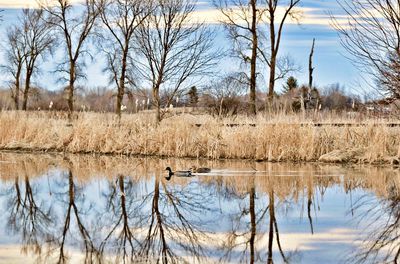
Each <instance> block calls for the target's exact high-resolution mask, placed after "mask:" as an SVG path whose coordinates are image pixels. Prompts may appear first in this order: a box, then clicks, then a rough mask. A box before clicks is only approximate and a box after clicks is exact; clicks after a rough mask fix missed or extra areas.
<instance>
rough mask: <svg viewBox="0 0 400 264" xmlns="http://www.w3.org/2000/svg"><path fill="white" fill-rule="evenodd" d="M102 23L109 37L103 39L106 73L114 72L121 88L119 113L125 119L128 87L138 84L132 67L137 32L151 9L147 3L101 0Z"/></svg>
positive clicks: (117, 112)
mask: <svg viewBox="0 0 400 264" xmlns="http://www.w3.org/2000/svg"><path fill="white" fill-rule="evenodd" d="M100 8H101V10H102V12H101V16H100V17H101V20H102V22H103V24H104V25H105V27H106V28H107V31H108V32H109V35H104V34H103V36H102V39H103V40H105V45H102V50H103V51H104V52H105V54H106V56H107V64H108V65H107V68H106V70H107V71H109V72H110V73H111V80H112V82H115V84H116V86H117V91H118V92H117V104H116V108H115V112H116V114H117V115H118V116H119V117H121V106H122V101H123V98H124V94H125V87H126V85H127V84H135V83H134V81H133V76H132V70H133V69H132V68H130V67H129V62H130V61H131V60H132V57H131V53H132V48H133V38H134V33H135V31H136V29H137V28H138V26H139V25H141V23H142V22H143V20H144V19H145V18H146V17H147V16H148V14H149V11H150V10H151V6H150V4H149V2H146V1H139V0H133V1H122V0H100Z"/></svg>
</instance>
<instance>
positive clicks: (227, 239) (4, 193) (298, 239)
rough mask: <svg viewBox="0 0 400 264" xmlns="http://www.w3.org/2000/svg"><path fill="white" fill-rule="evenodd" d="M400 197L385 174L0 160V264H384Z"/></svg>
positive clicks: (394, 237) (84, 159)
mask: <svg viewBox="0 0 400 264" xmlns="http://www.w3.org/2000/svg"><path fill="white" fill-rule="evenodd" d="M192 165H196V166H207V167H211V168H212V171H211V173H209V174H199V175H196V176H194V177H191V178H179V177H173V178H172V179H171V180H170V181H167V180H166V179H165V176H166V172H165V171H164V169H165V167H166V166H171V167H172V168H173V169H186V168H190V167H191V166H192ZM399 191H400V171H399V170H398V169H393V168H387V167H386V168H377V167H364V166H354V167H347V168H345V167H340V166H332V165H316V164H314V165H310V164H307V165H296V164H271V163H253V162H237V161H236V162H234V161H225V162H211V161H192V160H177V159H171V160H168V159H163V160H162V159H137V158H136V159H133V158H126V157H117V158H116V157H114V158H111V157H92V156H61V155H29V154H11V153H0V212H1V214H0V263H35V262H36V263H85V262H86V263H157V262H158V263H185V262H187V263H385V262H387V263H392V262H393V261H395V259H396V258H397V257H398V255H399V249H400V237H399V235H400V232H399V231H400V228H399V226H400V192H399Z"/></svg>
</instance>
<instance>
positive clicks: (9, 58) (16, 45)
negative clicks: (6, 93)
mask: <svg viewBox="0 0 400 264" xmlns="http://www.w3.org/2000/svg"><path fill="white" fill-rule="evenodd" d="M21 35H22V30H21V28H20V27H18V26H11V27H10V28H9V29H8V30H7V38H6V40H5V43H4V46H3V48H4V50H5V60H6V64H4V65H1V68H2V71H3V72H5V73H7V74H10V75H11V76H12V78H13V80H12V81H11V85H10V91H11V97H12V99H13V101H14V108H15V109H16V110H18V109H19V95H20V89H21V87H20V83H21V75H22V72H23V66H24V63H25V44H24V42H23V39H21Z"/></svg>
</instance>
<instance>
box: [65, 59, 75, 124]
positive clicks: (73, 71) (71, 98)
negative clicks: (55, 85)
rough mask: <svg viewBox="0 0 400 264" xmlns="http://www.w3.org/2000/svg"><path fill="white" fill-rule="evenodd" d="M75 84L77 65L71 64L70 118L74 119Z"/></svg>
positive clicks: (69, 89)
mask: <svg viewBox="0 0 400 264" xmlns="http://www.w3.org/2000/svg"><path fill="white" fill-rule="evenodd" d="M74 84H75V63H74V62H71V65H70V72H69V86H68V99H67V100H68V117H69V119H71V118H72V113H73V112H74V90H75V87H74Z"/></svg>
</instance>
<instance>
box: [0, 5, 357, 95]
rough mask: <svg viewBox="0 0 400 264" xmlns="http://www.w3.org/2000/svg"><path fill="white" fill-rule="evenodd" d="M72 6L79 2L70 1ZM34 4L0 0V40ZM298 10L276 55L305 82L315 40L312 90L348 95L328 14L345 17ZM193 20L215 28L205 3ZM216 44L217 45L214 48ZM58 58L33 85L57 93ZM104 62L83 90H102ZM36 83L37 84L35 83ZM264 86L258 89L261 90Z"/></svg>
mask: <svg viewBox="0 0 400 264" xmlns="http://www.w3.org/2000/svg"><path fill="white" fill-rule="evenodd" d="M74 1H75V2H77V1H79V0H74ZM35 3H36V1H35V0H0V9H3V12H2V15H3V21H2V22H1V23H0V38H1V39H3V38H4V33H5V31H6V28H7V27H8V26H10V25H11V24H13V23H16V22H17V17H18V14H19V13H20V12H21V8H23V7H34V6H35ZM300 3H301V4H300V6H299V7H298V10H300V11H301V12H302V13H303V15H302V19H301V20H300V24H299V23H297V22H296V21H289V22H288V23H287V25H286V27H285V29H284V32H283V39H282V46H281V50H280V55H289V56H290V57H292V58H293V60H294V61H295V63H296V64H297V65H298V66H300V68H301V71H300V72H297V73H295V74H293V75H294V76H295V77H296V78H297V79H298V80H299V83H301V84H302V83H304V84H305V83H307V82H308V57H309V52H310V48H311V44H312V39H313V38H315V39H316V46H315V53H314V67H315V71H314V80H315V83H314V84H315V86H317V87H326V86H329V85H331V84H335V83H340V84H341V85H342V86H344V87H346V88H347V90H348V92H349V93H352V89H355V86H356V84H357V83H359V81H360V79H361V77H362V76H361V75H360V72H359V70H358V69H356V68H355V67H354V66H353V65H352V63H351V61H349V60H348V59H347V58H346V51H345V50H344V49H343V48H342V47H341V45H340V40H339V37H338V35H337V33H336V31H335V30H334V29H333V28H332V27H331V25H330V22H331V20H330V14H333V15H335V16H336V17H338V18H339V22H340V23H342V22H343V23H344V22H345V17H344V16H343V12H342V11H341V9H340V6H339V5H338V3H337V2H336V0H301V2H300ZM195 16H196V18H198V19H201V20H203V21H205V22H206V23H208V24H210V25H213V26H215V25H216V24H217V23H218V22H217V21H218V18H219V17H218V11H217V10H215V8H214V7H213V5H212V4H211V3H210V2H209V1H208V0H205V2H200V1H198V3H197V11H196V14H195ZM215 42H216V43H218V44H219V45H222V46H224V47H227V46H229V41H228V40H227V39H226V34H225V32H224V31H223V29H222V28H220V29H218V30H217V34H216V40H215ZM218 44H217V45H218ZM58 60H59V58H57V56H55V57H53V58H50V59H49V60H47V61H45V62H43V63H42V65H41V66H42V68H43V70H42V73H41V75H40V76H38V77H36V79H35V81H36V83H37V84H39V85H40V86H42V87H44V88H47V89H50V90H57V89H60V88H61V86H62V84H60V83H58V82H57V76H55V75H54V74H53V73H51V74H50V73H49V72H51V70H52V69H54V67H55V65H56V63H57V61H58ZM3 62H4V58H3V54H2V52H1V51H0V64H2V63H3ZM232 65H238V63H230V62H229V61H227V60H224V61H222V62H221V64H220V66H219V67H220V68H221V71H235V70H238V69H236V68H235V67H234V66H232ZM103 67H104V60H103V58H102V56H101V54H98V53H97V56H95V61H93V62H91V63H90V65H89V66H88V68H87V80H86V81H85V83H83V84H84V85H85V86H90V87H95V86H106V85H107V84H108V78H107V76H106V74H104V73H103V72H102V68H103ZM6 80H7V77H6V76H4V74H3V75H0V85H1V86H2V85H4V84H5V83H6ZM39 81H40V83H38V82H39ZM263 87H266V84H265V85H260V87H259V88H260V89H261V90H263V89H264V88H263ZM281 87H282V82H279V83H278V84H277V88H278V89H280V88H281Z"/></svg>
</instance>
